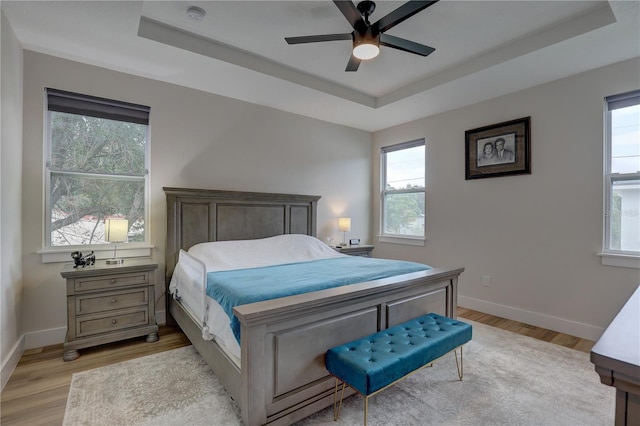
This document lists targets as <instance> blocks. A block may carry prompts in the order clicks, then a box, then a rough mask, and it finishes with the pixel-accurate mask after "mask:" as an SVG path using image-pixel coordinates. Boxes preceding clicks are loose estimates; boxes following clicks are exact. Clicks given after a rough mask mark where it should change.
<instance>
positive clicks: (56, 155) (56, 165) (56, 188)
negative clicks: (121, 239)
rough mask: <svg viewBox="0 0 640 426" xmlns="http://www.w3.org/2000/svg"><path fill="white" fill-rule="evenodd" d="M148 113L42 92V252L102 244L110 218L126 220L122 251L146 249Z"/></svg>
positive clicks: (131, 106)
mask: <svg viewBox="0 0 640 426" xmlns="http://www.w3.org/2000/svg"><path fill="white" fill-rule="evenodd" d="M149 111H150V109H149V107H147V106H143V105H136V104H132V103H127V102H121V101H116V100H111V99H104V98H98V97H94V96H88V95H84V94H78V93H71V92H67V91H62V90H56V89H46V118H45V120H46V123H45V125H46V138H45V139H46V158H45V178H46V184H45V191H46V194H45V198H46V218H45V221H46V226H45V244H44V245H45V250H47V249H53V248H56V247H73V248H74V249H85V250H88V249H89V248H91V249H93V248H96V245H100V244H105V243H106V241H105V220H107V219H127V221H128V229H127V236H128V240H127V242H125V243H121V244H119V245H118V248H119V249H120V248H126V246H127V244H129V245H134V246H135V245H136V243H147V244H148V242H149V238H148V232H147V226H146V225H147V223H148V198H149V197H148V193H149V188H148V187H149V182H148V161H149ZM105 248H106V247H105Z"/></svg>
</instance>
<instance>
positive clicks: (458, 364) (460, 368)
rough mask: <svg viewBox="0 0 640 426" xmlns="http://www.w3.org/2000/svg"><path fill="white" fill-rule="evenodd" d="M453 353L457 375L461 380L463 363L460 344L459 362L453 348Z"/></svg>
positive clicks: (455, 350)
mask: <svg viewBox="0 0 640 426" xmlns="http://www.w3.org/2000/svg"><path fill="white" fill-rule="evenodd" d="M453 354H454V355H455V357H456V368H457V369H458V377H459V378H460V380H462V376H463V375H464V364H463V361H462V346H460V362H459V363H458V350H457V349H454V351H453Z"/></svg>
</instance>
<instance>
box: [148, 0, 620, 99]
mask: <svg viewBox="0 0 640 426" xmlns="http://www.w3.org/2000/svg"><path fill="white" fill-rule="evenodd" d="M615 22H616V18H615V15H614V13H613V11H612V10H611V7H610V6H609V4H608V3H607V4H604V5H603V6H602V7H600V8H598V9H596V10H594V11H591V12H587V13H585V14H583V15H581V16H578V17H575V18H572V19H570V20H568V21H565V22H561V23H560V24H558V25H554V26H553V27H550V28H545V29H543V30H541V31H539V32H537V33H535V34H528V35H526V36H524V37H521V38H520V39H518V40H515V41H513V42H511V43H509V44H507V45H503V46H499V47H497V48H495V49H493V50H492V51H491V52H488V53H483V54H482V55H480V56H477V57H475V58H473V59H471V60H469V61H466V62H464V63H462V64H460V65H457V66H455V67H452V68H449V69H447V70H444V71H442V72H439V73H437V74H435V75H432V76H429V77H427V78H424V79H421V80H419V81H416V82H413V83H410V84H408V85H405V86H403V87H400V88H398V89H396V90H393V91H391V92H389V93H386V94H384V95H382V96H379V97H375V96H370V95H367V94H365V93H362V92H360V91H358V90H354V89H351V88H348V87H345V86H342V85H339V84H336V83H333V82H331V81H328V80H325V79H322V78H319V77H316V76H314V75H311V74H308V73H305V72H302V71H299V70H296V69H294V68H292V67H289V66H286V65H283V64H280V63H278V62H275V61H272V60H270V59H267V58H264V57H261V56H259V55H255V54H253V53H250V52H247V51H245V50H242V49H238V48H235V47H232V46H229V45H226V44H224V43H220V42H218V41H216V40H213V39H210V38H206V37H203V36H200V35H198V34H195V33H192V32H189V31H186V30H183V29H181V28H177V27H174V26H171V25H169V24H166V23H163V22H160V21H157V20H155V19H151V18H148V17H146V16H140V23H139V26H138V36H139V37H143V38H146V39H149V40H152V41H156V42H158V43H162V44H165V45H169V46H173V47H176V48H178V49H182V50H186V51H189V52H193V53H197V54H200V55H204V56H207V57H209V58H212V59H216V60H220V61H224V62H227V63H229V64H233V65H237V66H240V67H243V68H247V69H250V70H253V71H256V72H259V73H262V74H265V75H269V76H272V77H276V78H279V79H281V80H285V81H287V82H290V83H294V84H298V85H301V86H304V87H307V88H310V89H314V90H317V91H320V92H323V93H325V94H328V95H332V96H336V97H339V98H342V99H344V100H347V101H351V102H355V103H357V104H360V105H363V106H365V107H369V108H373V109H377V108H381V107H384V106H386V105H389V104H392V103H394V102H398V101H401V100H404V99H407V98H409V97H412V96H415V95H416V94H418V93H421V92H425V91H427V90H430V89H433V88H435V87H438V86H441V85H443V84H447V83H450V82H452V81H454V80H458V79H461V78H464V77H467V76H469V75H471V74H474V73H477V72H480V71H483V70H486V69H488V68H491V67H494V66H496V65H499V64H501V63H505V62H507V61H510V60H512V59H515V58H518V57H521V56H524V55H526V54H529V53H531V52H534V51H537V50H540V49H543V48H545V47H548V46H552V45H554V44H556V43H560V42H562V41H565V40H568V39H571V38H574V37H577V36H580V35H583V34H586V33H588V32H590V31H593V30H596V29H598V28H602V27H604V26H607V25H610V24H613V23H615Z"/></svg>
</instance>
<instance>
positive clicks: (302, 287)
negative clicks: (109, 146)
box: [207, 256, 431, 343]
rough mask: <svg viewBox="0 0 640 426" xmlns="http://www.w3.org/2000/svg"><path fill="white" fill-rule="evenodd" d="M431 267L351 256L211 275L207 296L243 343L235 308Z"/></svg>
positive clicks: (399, 261)
mask: <svg viewBox="0 0 640 426" xmlns="http://www.w3.org/2000/svg"><path fill="white" fill-rule="evenodd" d="M429 269H431V267H430V266H427V265H423V264H421V263H415V262H407V261H403V260H390V259H373V258H365V257H358V256H347V257H340V258H333V259H321V260H312V261H309V262H299V263H289V264H284V265H274V266H266V267H261V268H249V269H238V270H232V271H220V272H209V273H207V295H208V296H209V297H211V298H212V299H214V300H215V301H216V302H218V303H219V304H220V306H222V308H223V309H224V311H225V312H226V314H227V315H228V316H229V319H230V321H231V329H232V331H233V334H234V336H235V337H236V339H237V340H238V343H239V342H240V321H239V320H238V319H237V318H236V316H235V315H234V314H233V308H234V307H235V306H239V305H246V304H247V303H254V302H260V301H263V300H271V299H277V298H279V297H285V296H292V295H295V294H302V293H309V292H312V291H318V290H324V289H328V288H334V287H340V286H343V285H348V284H355V283H359V282H364V281H371V280H377V279H381V278H388V277H393V276H396V275H401V274H408V273H410V272H417V271H426V270H429Z"/></svg>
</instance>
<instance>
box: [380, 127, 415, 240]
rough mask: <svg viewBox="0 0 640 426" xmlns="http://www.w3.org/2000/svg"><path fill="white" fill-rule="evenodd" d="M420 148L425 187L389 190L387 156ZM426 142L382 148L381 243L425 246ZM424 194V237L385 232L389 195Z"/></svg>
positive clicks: (409, 142) (410, 142)
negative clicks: (422, 152)
mask: <svg viewBox="0 0 640 426" xmlns="http://www.w3.org/2000/svg"><path fill="white" fill-rule="evenodd" d="M418 146H423V147H424V150H425V152H424V158H423V178H424V187H423V188H422V189H400V190H387V156H386V154H388V153H391V152H397V151H401V150H405V149H411V148H415V147H418ZM426 149H427V147H426V141H425V138H420V139H414V140H410V141H407V142H401V143H398V144H394V145H389V146H383V147H381V148H380V222H379V234H378V239H379V241H380V242H388V243H397V244H406V245H416V246H424V242H425V240H426V239H427V218H426V210H427V206H426V204H427V200H426V195H427V189H426V187H427V183H426V179H427V176H426V174H427V167H426V157H427V154H426ZM419 193H422V194H423V195H424V196H423V200H424V204H423V206H422V207H423V211H424V212H425V217H424V224H423V234H422V235H408V234H391V233H387V232H385V220H386V216H385V200H386V197H387V195H396V194H419Z"/></svg>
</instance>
